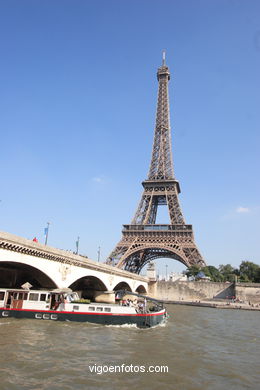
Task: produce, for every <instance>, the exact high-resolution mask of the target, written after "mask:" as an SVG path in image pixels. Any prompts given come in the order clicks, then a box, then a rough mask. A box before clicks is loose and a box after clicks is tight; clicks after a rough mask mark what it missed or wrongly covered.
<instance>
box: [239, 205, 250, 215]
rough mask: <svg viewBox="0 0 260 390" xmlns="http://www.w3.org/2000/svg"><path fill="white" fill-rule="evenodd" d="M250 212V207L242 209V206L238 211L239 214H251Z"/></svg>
mask: <svg viewBox="0 0 260 390" xmlns="http://www.w3.org/2000/svg"><path fill="white" fill-rule="evenodd" d="M249 211H250V209H249V208H248V207H242V206H239V207H237V209H236V212H237V213H239V214H242V213H249Z"/></svg>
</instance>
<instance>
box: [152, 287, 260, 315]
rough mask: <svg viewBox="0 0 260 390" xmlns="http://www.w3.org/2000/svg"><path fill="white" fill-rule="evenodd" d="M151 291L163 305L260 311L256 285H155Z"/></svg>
mask: <svg viewBox="0 0 260 390" xmlns="http://www.w3.org/2000/svg"><path fill="white" fill-rule="evenodd" d="M152 291H153V296H154V297H156V298H157V299H161V300H162V301H164V302H165V303H175V304H180V305H191V306H204V307H213V308H221V309H243V310H260V284H256V283H251V284H250V283H236V284H235V283H218V282H204V281H201V282H178V281H176V282H172V281H157V282H156V283H154V284H153V286H152Z"/></svg>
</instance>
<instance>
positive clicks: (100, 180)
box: [92, 177, 102, 183]
mask: <svg viewBox="0 0 260 390" xmlns="http://www.w3.org/2000/svg"><path fill="white" fill-rule="evenodd" d="M92 181H94V182H95V183H101V182H102V179H101V177H93V179H92Z"/></svg>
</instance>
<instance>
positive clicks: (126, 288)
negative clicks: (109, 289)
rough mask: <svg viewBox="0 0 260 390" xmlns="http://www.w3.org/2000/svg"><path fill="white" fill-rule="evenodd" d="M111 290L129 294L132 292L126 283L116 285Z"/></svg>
mask: <svg viewBox="0 0 260 390" xmlns="http://www.w3.org/2000/svg"><path fill="white" fill-rule="evenodd" d="M113 290H114V291H118V290H127V291H131V292H132V289H131V287H130V286H129V284H128V283H126V282H120V283H117V285H116V286H115V287H114V288H113Z"/></svg>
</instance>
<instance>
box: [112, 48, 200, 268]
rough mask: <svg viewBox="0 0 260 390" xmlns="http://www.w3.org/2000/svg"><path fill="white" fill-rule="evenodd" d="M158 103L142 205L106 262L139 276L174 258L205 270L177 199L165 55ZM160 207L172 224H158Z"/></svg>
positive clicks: (160, 69)
mask: <svg viewBox="0 0 260 390" xmlns="http://www.w3.org/2000/svg"><path fill="white" fill-rule="evenodd" d="M157 80H158V100H157V112H156V122H155V130H154V141H153V149H152V158H151V163H150V168H149V172H148V177H147V179H146V180H145V181H143V183H142V186H143V188H144V190H143V194H142V196H141V200H140V203H139V205H138V207H137V210H136V213H135V215H134V218H133V219H132V221H131V224H130V225H123V231H122V233H123V236H122V238H121V240H120V241H119V243H118V244H117V245H116V247H115V249H114V250H113V252H112V253H111V254H110V256H109V258H108V259H107V263H108V264H113V265H115V266H117V267H119V268H123V269H125V270H128V271H131V272H136V273H139V272H140V271H141V269H142V268H143V266H144V265H145V264H147V263H148V262H150V261H152V260H154V259H156V258H160V257H163V258H172V259H175V260H178V261H180V262H181V263H183V264H184V265H186V266H187V267H190V266H191V265H199V266H204V265H205V262H204V260H203V258H202V256H201V254H200V253H199V251H198V249H197V246H196V244H195V240H194V235H193V229H192V225H187V224H186V223H185V220H184V217H183V214H182V211H181V207H180V204H179V198H178V195H179V193H180V192H181V190H180V185H179V182H178V181H177V180H176V178H175V175H174V167H173V159H172V149H171V147H172V146H171V127H170V110H169V95H168V82H169V80H170V71H169V68H168V66H166V62H165V50H164V51H163V58H162V66H161V67H160V68H159V69H158V70H157ZM159 206H166V207H167V208H168V214H169V217H170V224H156V217H157V210H158V207H159Z"/></svg>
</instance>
